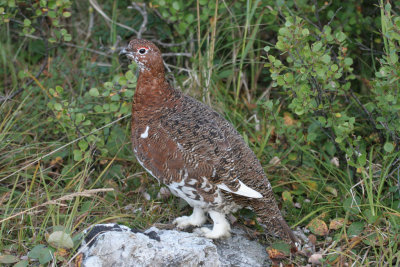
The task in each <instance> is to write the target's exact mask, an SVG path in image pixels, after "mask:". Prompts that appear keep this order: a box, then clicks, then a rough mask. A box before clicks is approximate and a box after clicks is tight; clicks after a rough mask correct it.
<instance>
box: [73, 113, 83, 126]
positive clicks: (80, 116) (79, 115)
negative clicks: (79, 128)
mask: <svg viewBox="0 0 400 267" xmlns="http://www.w3.org/2000/svg"><path fill="white" fill-rule="evenodd" d="M84 119H85V115H83V114H82V113H77V114H76V116H75V123H76V124H79V123H81V122H82V121H83V120H84Z"/></svg>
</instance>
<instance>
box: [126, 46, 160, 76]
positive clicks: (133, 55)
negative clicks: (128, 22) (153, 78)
mask: <svg viewBox="0 0 400 267" xmlns="http://www.w3.org/2000/svg"><path fill="white" fill-rule="evenodd" d="M119 54H120V56H126V57H127V58H128V59H129V60H131V61H135V62H136V64H137V65H138V67H139V69H140V72H144V71H162V72H163V70H164V64H163V60H162V57H161V52H160V49H158V47H157V46H156V45H155V44H153V43H152V42H150V41H147V40H143V39H133V40H132V41H130V42H129V45H128V46H127V47H126V48H124V49H122V51H121V52H120V53H119Z"/></svg>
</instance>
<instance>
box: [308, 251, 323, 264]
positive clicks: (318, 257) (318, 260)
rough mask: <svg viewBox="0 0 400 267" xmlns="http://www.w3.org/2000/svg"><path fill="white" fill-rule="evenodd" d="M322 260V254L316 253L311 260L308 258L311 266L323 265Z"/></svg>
mask: <svg viewBox="0 0 400 267" xmlns="http://www.w3.org/2000/svg"><path fill="white" fill-rule="evenodd" d="M321 260H322V254H320V253H315V254H312V255H311V256H310V257H309V258H308V262H309V263H311V264H317V265H321V263H322V262H321Z"/></svg>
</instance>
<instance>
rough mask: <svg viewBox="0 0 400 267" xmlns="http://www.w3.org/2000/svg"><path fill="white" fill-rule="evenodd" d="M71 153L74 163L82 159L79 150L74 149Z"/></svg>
mask: <svg viewBox="0 0 400 267" xmlns="http://www.w3.org/2000/svg"><path fill="white" fill-rule="evenodd" d="M72 153H73V154H74V160H75V161H80V160H81V159H82V152H81V151H80V150H78V149H74V151H73V152H72Z"/></svg>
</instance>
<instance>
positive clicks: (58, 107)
mask: <svg viewBox="0 0 400 267" xmlns="http://www.w3.org/2000/svg"><path fill="white" fill-rule="evenodd" d="M54 109H55V110H58V111H60V110H62V105H61V104H60V103H54Z"/></svg>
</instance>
